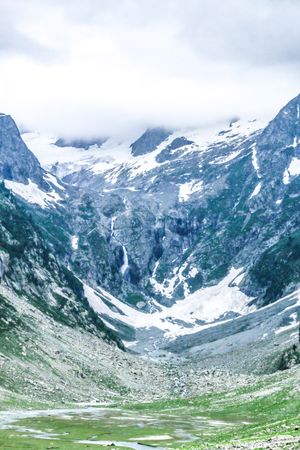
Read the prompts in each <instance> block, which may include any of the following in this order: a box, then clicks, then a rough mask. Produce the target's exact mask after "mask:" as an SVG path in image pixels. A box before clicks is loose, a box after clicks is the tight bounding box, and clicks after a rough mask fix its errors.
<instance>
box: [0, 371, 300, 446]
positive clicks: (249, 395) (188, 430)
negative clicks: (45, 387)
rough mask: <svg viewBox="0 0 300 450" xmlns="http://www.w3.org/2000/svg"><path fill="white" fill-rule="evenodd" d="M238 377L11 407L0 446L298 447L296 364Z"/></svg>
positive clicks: (0, 429) (0, 423)
mask: <svg viewBox="0 0 300 450" xmlns="http://www.w3.org/2000/svg"><path fill="white" fill-rule="evenodd" d="M236 377H237V378H236V382H237V383H236V387H234V384H232V385H231V387H228V386H226V387H225V388H224V390H223V391H222V390H221V391H219V392H214V389H212V390H211V392H208V393H203V394H200V395H198V396H196V397H193V398H181V399H180V398H174V399H172V400H159V401H155V402H150V403H149V402H146V403H143V402H139V403H127V404H126V403H124V402H122V403H121V402H120V403H116V404H113V405H110V406H103V405H99V406H98V407H91V406H89V407H86V406H83V405H81V407H80V408H79V407H78V405H76V406H75V405H74V404H73V405H71V404H68V405H64V409H53V408H51V409H50V408H49V409H44V410H43V409H39V410H38V409H34V404H31V407H30V408H28V407H27V408H23V409H22V410H12V409H11V406H12V404H11V405H9V404H7V407H9V406H10V408H9V411H6V412H2V413H0V448H1V449H3V450H6V449H7V450H8V449H16V450H17V449H31V450H41V449H60V450H65V449H70V450H75V449H76V450H77V449H78V450H80V449H85V448H105V447H109V448H116V449H117V448H120V449H121V448H126V449H136V450H143V449H145V450H146V449H147V448H149V449H150V448H153V447H154V448H158V449H168V448H173V449H174V448H175V449H199V450H200V449H210V448H212V449H244V448H245V449H262V448H268V449H284V448H286V449H288V450H292V449H299V448H300V368H299V366H298V367H295V368H293V369H290V370H287V371H284V372H277V373H275V374H272V375H264V376H257V377H255V379H254V378H253V379H252V382H251V383H250V382H249V379H246V378H244V379H243V380H242V379H239V378H238V376H236ZM214 380H215V382H217V381H218V380H217V377H211V381H210V382H208V385H210V386H211V387H212V388H213V384H214ZM232 381H233V380H232ZM217 390H219V389H217ZM11 400H12V401H13V399H11ZM24 406H25V403H24ZM37 406H38V405H36V407H37Z"/></svg>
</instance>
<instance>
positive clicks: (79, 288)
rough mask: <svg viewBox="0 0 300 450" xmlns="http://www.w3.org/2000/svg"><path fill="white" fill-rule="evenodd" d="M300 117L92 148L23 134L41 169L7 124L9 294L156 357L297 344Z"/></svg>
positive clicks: (298, 105)
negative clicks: (265, 342)
mask: <svg viewBox="0 0 300 450" xmlns="http://www.w3.org/2000/svg"><path fill="white" fill-rule="evenodd" d="M299 111H300V96H298V97H296V98H295V99H293V100H292V101H291V102H290V103H289V104H288V105H286V106H285V107H284V108H283V109H282V110H281V111H280V112H279V113H278V115H277V116H276V117H275V118H274V119H273V120H272V121H271V122H270V123H268V124H263V123H260V122H258V121H244V122H242V121H239V120H234V121H231V123H229V124H224V125H217V126H215V127H214V128H212V129H209V130H207V129H201V128H199V129H185V130H175V131H174V130H165V129H163V128H158V129H148V130H146V131H145V132H144V133H143V134H142V135H141V136H136V137H135V138H128V139H126V140H120V141H118V140H116V139H112V138H108V139H103V140H98V141H95V142H90V143H88V142H84V145H82V147H80V142H79V143H78V141H77V142H76V143H75V144H76V145H75V146H72V144H74V143H72V142H71V141H70V142H67V141H64V140H58V139H57V138H49V139H48V138H46V137H43V136H40V135H38V134H35V133H26V134H24V135H23V136H22V138H23V139H24V141H25V142H26V143H27V145H28V147H29V148H30V149H31V151H32V152H33V153H35V155H36V157H37V158H38V159H39V160H40V161H41V164H42V166H43V168H42V167H41V166H40V163H39V161H38V159H37V158H36V157H35V156H34V155H33V154H32V153H31V152H30V151H29V149H28V148H27V147H26V145H25V144H24V142H23V141H22V139H21V137H20V135H19V133H18V130H17V129H16V127H15V124H14V122H13V121H12V119H11V118H9V117H8V116H4V115H3V116H1V117H0V128H1V136H2V138H1V139H2V141H1V151H2V153H3V154H5V155H6V156H5V158H4V159H3V161H1V162H0V169H1V174H2V175H1V177H2V178H3V179H4V185H3V186H2V187H1V195H2V197H1V207H3V208H4V212H5V213H3V220H4V221H3V222H2V227H3V230H4V233H3V238H2V241H1V246H2V247H1V252H2V253H1V255H2V256H1V271H2V272H1V273H2V274H3V275H2V278H3V284H4V285H5V286H6V288H8V289H10V290H11V291H12V292H13V294H14V295H25V297H26V299H27V301H28V303H29V304H32V305H34V306H35V307H37V308H38V309H39V310H40V311H42V312H43V314H46V315H47V317H51V318H54V320H56V321H58V322H59V321H63V322H64V323H65V324H66V325H67V326H71V327H74V326H76V327H77V326H79V327H80V328H82V329H83V330H84V332H88V333H92V334H94V335H95V333H96V334H97V333H100V337H101V338H105V339H108V341H114V342H115V343H117V345H119V346H120V347H122V344H121V342H120V341H119V338H120V337H121V339H123V340H124V342H125V345H126V346H129V347H130V348H132V349H134V350H136V351H138V352H142V353H145V352H146V353H149V352H150V353H153V352H154V353H155V354H157V355H160V356H161V355H164V354H166V352H169V351H172V352H178V351H179V352H181V351H182V350H186V349H189V348H190V347H194V346H197V347H198V346H199V343H201V344H205V345H206V344H207V345H209V344H210V343H211V342H214V341H219V340H222V339H223V338H226V339H227V338H228V339H230V338H231V336H233V337H232V339H234V340H237V339H242V340H243V339H244V337H241V336H246V335H244V334H243V333H245V330H248V331H247V333H246V334H247V337H245V339H246V341H247V339H248V341H249V343H253V342H256V341H260V340H261V339H264V337H265V336H266V335H268V336H272V335H275V334H276V333H277V332H278V330H280V329H284V327H290V328H291V329H293V330H294V329H295V327H296V326H297V323H298V321H299V317H298V314H299V313H298V311H299V300H298V291H297V289H298V288H299V281H300V279H299V270H298V266H299V258H300V256H299V255H300V253H299V250H298V247H299V244H300V241H299V220H300V216H299V213H300V209H299V202H298V197H299V186H298V185H299V176H298V175H299V174H300V156H299V151H300V141H299V138H300V112H299ZM1 120H2V122H1ZM298 142H299V144H298ZM89 144H91V145H89ZM12 148H13V150H12ZM20 160H22V161H24V164H23V165H22V166H20ZM21 169H22V170H23V171H22V170H21ZM7 189H9V190H10V191H12V194H9V192H8V191H7ZM5 218H6V219H5ZM5 220H6V222H5ZM7 230H8V231H7ZM20 230H22V233H21V235H19V234H18V233H19V232H20ZM23 233H24V236H23ZM20 236H21V239H22V241H21V242H19V240H20ZM8 242H12V243H13V245H11V246H9V245H8V244H7V243H8ZM15 247H16V249H15ZM14 252H15V253H14ZM12 267H13V268H14V269H13V270H12ZM289 294H291V297H288V300H286V296H287V295H289ZM281 299H282V300H281ZM276 301H278V302H277V303H274V302H276ZM273 303H274V305H273ZM268 305H271V306H270V307H268ZM276 305H277V306H276ZM99 330H100V331H99ZM295 336H296V335H295V332H294V338H293V339H295ZM248 341H247V342H248Z"/></svg>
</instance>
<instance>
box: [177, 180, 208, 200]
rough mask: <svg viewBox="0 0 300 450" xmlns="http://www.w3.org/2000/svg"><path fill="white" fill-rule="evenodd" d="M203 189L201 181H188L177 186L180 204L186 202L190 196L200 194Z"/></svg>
mask: <svg viewBox="0 0 300 450" xmlns="http://www.w3.org/2000/svg"><path fill="white" fill-rule="evenodd" d="M202 188H203V181H190V182H188V183H183V184H181V185H180V186H179V194H178V199H179V201H180V202H186V201H187V200H188V199H189V198H190V196H191V195H192V194H194V193H195V192H200V191H201V190H202Z"/></svg>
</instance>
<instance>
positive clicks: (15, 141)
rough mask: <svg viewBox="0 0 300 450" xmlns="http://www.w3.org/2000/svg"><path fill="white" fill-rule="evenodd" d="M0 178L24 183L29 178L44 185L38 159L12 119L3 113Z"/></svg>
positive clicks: (0, 139) (0, 135) (0, 131)
mask: <svg viewBox="0 0 300 450" xmlns="http://www.w3.org/2000/svg"><path fill="white" fill-rule="evenodd" d="M0 179H6V180H14V181H18V182H20V183H25V184H27V182H28V179H31V181H32V182H35V183H36V184H37V185H38V186H46V184H45V182H44V181H43V170H42V168H41V166H40V163H39V161H38V160H37V158H36V157H35V156H34V154H33V153H32V152H31V151H30V150H29V149H28V148H27V146H26V145H25V143H24V142H23V140H22V139H21V136H20V133H19V130H18V128H17V126H16V124H15V122H14V120H13V119H12V118H11V117H10V116H7V115H5V114H1V115H0ZM46 187H47V186H46Z"/></svg>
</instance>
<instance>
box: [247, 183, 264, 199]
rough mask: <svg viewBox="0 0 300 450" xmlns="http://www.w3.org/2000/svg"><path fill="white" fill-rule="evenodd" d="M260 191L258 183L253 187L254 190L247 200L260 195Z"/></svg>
mask: <svg viewBox="0 0 300 450" xmlns="http://www.w3.org/2000/svg"><path fill="white" fill-rule="evenodd" d="M260 190H261V183H258V184H257V185H256V186H255V189H254V191H253V192H252V194H251V195H250V197H249V198H250V199H251V198H253V197H255V196H256V195H257V194H259V193H260Z"/></svg>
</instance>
